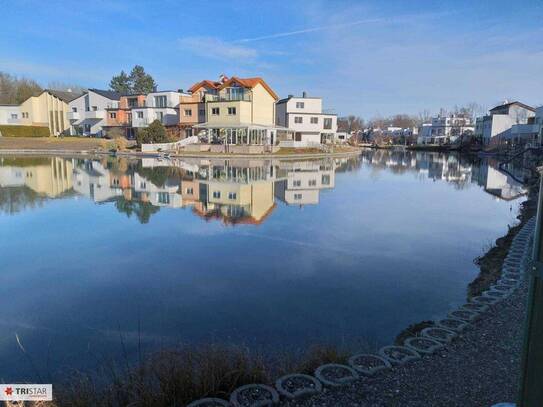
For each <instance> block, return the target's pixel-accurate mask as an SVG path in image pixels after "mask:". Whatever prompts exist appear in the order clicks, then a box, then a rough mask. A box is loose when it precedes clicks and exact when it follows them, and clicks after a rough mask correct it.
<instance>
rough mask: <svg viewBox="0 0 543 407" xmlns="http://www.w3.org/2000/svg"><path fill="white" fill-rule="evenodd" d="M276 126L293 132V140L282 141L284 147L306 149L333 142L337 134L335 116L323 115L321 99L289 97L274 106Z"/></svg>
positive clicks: (303, 95)
mask: <svg viewBox="0 0 543 407" xmlns="http://www.w3.org/2000/svg"><path fill="white" fill-rule="evenodd" d="M275 112H276V114H275V119H276V124H277V125H279V126H282V127H287V128H288V129H289V130H292V131H293V132H294V138H293V140H288V141H282V142H281V145H284V146H285V147H287V146H291V147H307V146H311V145H316V144H324V143H329V142H333V141H334V138H335V134H336V133H337V115H335V114H330V113H324V112H323V110H322V98H320V97H308V96H307V95H306V93H305V92H303V94H302V97H294V96H292V95H289V96H288V97H287V98H285V99H281V100H279V101H278V102H277V103H276V105H275Z"/></svg>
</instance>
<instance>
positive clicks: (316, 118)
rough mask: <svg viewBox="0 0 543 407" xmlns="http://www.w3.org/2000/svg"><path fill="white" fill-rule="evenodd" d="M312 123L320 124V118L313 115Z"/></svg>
mask: <svg viewBox="0 0 543 407" xmlns="http://www.w3.org/2000/svg"><path fill="white" fill-rule="evenodd" d="M311 124H319V118H318V117H312V118H311Z"/></svg>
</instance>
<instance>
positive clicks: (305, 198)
mask: <svg viewBox="0 0 543 407" xmlns="http://www.w3.org/2000/svg"><path fill="white" fill-rule="evenodd" d="M279 172H280V173H281V175H283V177H284V179H283V180H279V181H277V182H276V186H275V196H276V197H277V198H278V199H280V200H282V201H283V202H285V203H287V204H289V205H308V204H312V205H316V204H318V203H319V194H320V190H321V189H326V188H334V185H335V163H334V161H333V160H322V161H301V162H285V163H281V165H280V167H279Z"/></svg>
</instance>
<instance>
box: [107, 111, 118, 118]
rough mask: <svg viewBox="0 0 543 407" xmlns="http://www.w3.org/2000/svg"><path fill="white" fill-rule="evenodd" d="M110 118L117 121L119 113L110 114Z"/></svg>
mask: <svg viewBox="0 0 543 407" xmlns="http://www.w3.org/2000/svg"><path fill="white" fill-rule="evenodd" d="M109 117H110V118H112V119H116V118H117V113H114V112H113V113H110V114H109Z"/></svg>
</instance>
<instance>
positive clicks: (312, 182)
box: [308, 179, 317, 187]
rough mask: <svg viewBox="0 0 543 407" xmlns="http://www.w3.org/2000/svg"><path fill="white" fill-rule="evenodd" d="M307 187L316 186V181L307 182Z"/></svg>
mask: <svg viewBox="0 0 543 407" xmlns="http://www.w3.org/2000/svg"><path fill="white" fill-rule="evenodd" d="M308 185H309V186H310V187H315V186H317V180H316V179H310V180H309V182H308Z"/></svg>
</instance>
